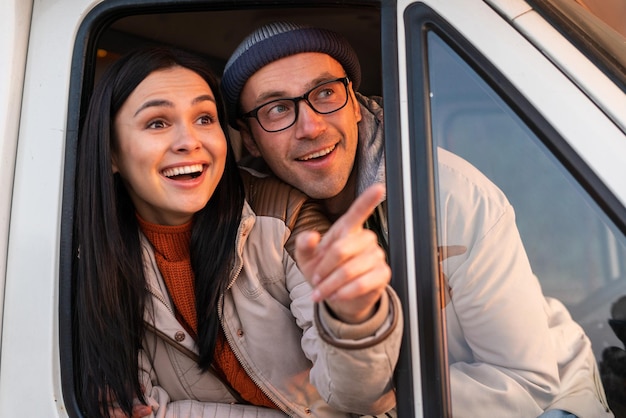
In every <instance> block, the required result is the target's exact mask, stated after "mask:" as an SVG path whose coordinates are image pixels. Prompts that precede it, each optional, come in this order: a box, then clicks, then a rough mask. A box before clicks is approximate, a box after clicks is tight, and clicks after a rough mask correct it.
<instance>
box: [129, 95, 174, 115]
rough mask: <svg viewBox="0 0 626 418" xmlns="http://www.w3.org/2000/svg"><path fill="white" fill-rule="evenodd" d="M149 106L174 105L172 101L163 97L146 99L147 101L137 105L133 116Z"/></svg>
mask: <svg viewBox="0 0 626 418" xmlns="http://www.w3.org/2000/svg"><path fill="white" fill-rule="evenodd" d="M149 107H174V103H172V102H170V101H169V100H164V99H155V100H148V101H147V102H145V103H144V104H142V105H141V106H139V109H137V111H136V112H135V114H134V115H133V116H137V115H138V114H139V112H141V111H142V110H144V109H147V108H149Z"/></svg>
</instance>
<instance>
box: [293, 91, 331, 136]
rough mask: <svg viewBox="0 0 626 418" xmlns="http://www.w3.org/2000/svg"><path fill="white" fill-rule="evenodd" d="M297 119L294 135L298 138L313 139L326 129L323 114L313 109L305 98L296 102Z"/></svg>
mask: <svg viewBox="0 0 626 418" xmlns="http://www.w3.org/2000/svg"><path fill="white" fill-rule="evenodd" d="M298 106H300V107H299V109H298V110H299V111H298V119H297V120H296V137H297V138H299V139H315V138H317V137H318V136H319V135H320V134H321V133H322V132H323V131H324V130H325V129H326V120H325V119H324V116H325V115H321V114H319V113H317V112H316V111H315V110H313V107H311V105H310V104H309V102H308V101H306V100H300V103H298Z"/></svg>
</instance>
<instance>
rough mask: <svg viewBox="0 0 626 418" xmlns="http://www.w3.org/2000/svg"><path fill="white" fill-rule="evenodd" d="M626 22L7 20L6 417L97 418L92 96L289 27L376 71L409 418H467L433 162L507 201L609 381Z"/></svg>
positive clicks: (3, 72)
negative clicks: (444, 287) (334, 44)
mask: <svg viewBox="0 0 626 418" xmlns="http://www.w3.org/2000/svg"><path fill="white" fill-rule="evenodd" d="M624 4H625V3H624V2H623V1H620V0H617V1H608V0H604V1H580V0H578V1H574V0H421V1H417V0H412V1H410V0H397V1H391V0H368V1H365V0H341V1H339V0H336V1H324V0H316V1H298V0H273V1H271V2H270V1H252V0H250V1H243V0H242V1H234V0H215V1H213V0H202V1H193V0H102V1H100V0H39V1H34V0H2V3H1V13H0V28H1V29H0V33H1V34H2V36H0V51H2V55H0V158H1V160H0V312H1V313H2V317H1V322H0V335H1V357H0V417H3V418H4V417H22V416H29V417H67V416H69V417H79V416H81V414H80V412H79V409H78V407H77V404H76V398H75V394H74V390H75V388H74V382H75V379H74V374H75V372H76V371H75V370H73V364H72V323H71V317H72V315H71V312H72V305H71V292H72V274H71V248H72V213H73V204H74V189H73V188H74V186H73V185H74V172H75V163H76V154H75V150H76V144H77V141H78V131H79V126H80V122H81V116H82V115H83V112H84V110H85V103H86V98H87V97H88V96H89V93H90V91H91V89H92V87H93V83H94V80H95V79H97V77H98V76H99V74H100V72H101V70H102V69H103V68H104V67H105V66H106V65H107V64H108V63H109V62H111V61H112V60H115V59H116V58H117V57H118V56H119V55H120V54H123V53H124V52H126V51H128V50H129V49H132V48H134V47H137V46H142V45H149V44H155V43H164V44H170V45H175V46H178V47H183V48H186V49H190V50H192V51H194V52H197V53H200V54H203V55H204V56H205V57H207V58H208V59H210V60H211V62H213V63H214V65H215V70H216V72H217V73H218V74H220V73H221V71H222V69H223V66H224V64H225V62H226V60H227V59H228V57H229V54H230V53H231V51H232V50H233V49H234V47H235V46H236V45H237V44H238V43H239V41H241V39H242V38H243V37H244V36H245V35H246V34H247V33H248V32H249V31H251V30H252V29H253V28H255V27H257V26H259V25H261V24H263V23H266V22H268V21H270V20H277V19H283V20H290V21H294V22H298V23H310V24H314V25H317V26H324V27H328V28H331V29H334V30H339V31H341V32H343V33H344V34H345V36H346V37H347V38H348V40H349V41H350V42H351V43H352V44H353V45H354V46H355V49H356V51H357V53H358V55H359V57H360V59H361V64H362V67H363V84H362V87H361V92H363V93H364V94H368V95H381V96H383V97H384V101H385V129H386V158H387V169H388V180H387V181H388V195H389V210H390V212H389V223H390V237H391V242H392V254H391V265H392V269H393V281H392V284H393V286H394V287H395V288H396V289H397V291H398V293H399V294H400V295H401V298H402V300H403V303H404V309H405V318H406V321H405V322H406V329H405V333H404V340H403V343H404V346H403V347H404V349H403V350H402V353H401V359H400V364H399V367H398V371H397V398H398V410H399V416H400V417H404V418H406V417H447V416H453V415H454V411H451V408H450V401H449V387H448V380H447V362H446V354H445V353H446V351H445V338H444V337H443V336H444V335H445V332H444V323H445V322H444V318H443V315H442V309H441V306H440V305H439V303H438V301H439V300H440V299H441V298H440V297H439V294H438V291H439V290H438V289H439V287H438V282H437V280H438V277H439V275H438V273H437V265H436V263H435V260H436V257H435V251H436V248H437V228H438V225H437V213H436V209H435V204H434V202H435V197H434V196H435V194H436V176H435V175H434V173H433V171H432V167H433V162H434V160H435V159H436V153H435V152H434V151H433V150H434V149H436V147H442V148H446V149H449V150H451V151H452V152H454V153H457V154H459V155H461V156H462V157H464V158H465V159H467V160H468V161H470V162H471V163H472V164H474V165H475V166H476V167H478V168H479V169H480V170H481V171H482V172H483V173H485V174H486V175H487V176H488V177H489V178H490V179H491V180H492V181H493V182H495V183H496V184H497V185H498V186H499V187H500V188H501V189H502V190H503V191H504V193H505V194H506V195H507V197H508V198H509V200H510V201H511V203H512V204H513V206H514V207H515V210H516V214H517V223H518V227H519V230H520V233H521V235H522V239H523V241H524V244H525V247H526V250H527V252H528V256H529V258H530V261H531V264H532V267H533V269H534V271H535V273H536V275H537V276H538V277H539V279H540V281H541V284H542V288H543V291H544V293H545V294H546V295H549V296H552V297H555V298H558V299H559V300H561V301H562V302H563V303H564V304H565V305H566V306H567V307H568V309H569V310H570V312H571V314H572V316H573V317H574V319H575V320H576V321H577V322H578V323H580V324H581V325H582V326H583V328H584V329H585V331H586V333H587V335H588V336H589V337H590V339H591V341H592V344H593V349H594V353H595V354H596V357H597V359H598V361H599V362H600V361H602V355H603V352H604V350H605V349H606V348H608V347H621V348H623V343H622V342H621V341H620V340H619V339H618V338H617V337H616V336H615V334H614V333H613V331H612V330H611V327H610V326H609V323H608V320H609V319H610V318H611V316H612V315H613V314H614V315H619V312H617V310H615V312H613V313H612V312H611V307H612V306H613V304H614V302H615V301H617V300H618V299H619V298H620V296H623V295H626V48H625V47H624V45H626V29H625V23H624V22H626V6H624ZM624 319H626V318H624ZM103 344H106V341H103ZM608 392H609V391H608V390H607V394H608V395H609V401H610V402H611V401H612V399H611V394H610V393H608ZM613 401H614V402H615V400H613ZM617 401H619V399H618V400H617Z"/></svg>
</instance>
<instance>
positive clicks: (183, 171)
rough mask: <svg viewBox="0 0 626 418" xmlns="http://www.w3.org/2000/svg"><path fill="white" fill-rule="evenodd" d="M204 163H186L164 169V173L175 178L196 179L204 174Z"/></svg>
mask: <svg viewBox="0 0 626 418" xmlns="http://www.w3.org/2000/svg"><path fill="white" fill-rule="evenodd" d="M202 170H203V167H202V164H193V165H186V166H182V167H174V168H168V169H166V170H163V175H164V176H165V177H167V178H170V179H173V180H189V179H195V178H196V177H198V176H199V175H200V174H202Z"/></svg>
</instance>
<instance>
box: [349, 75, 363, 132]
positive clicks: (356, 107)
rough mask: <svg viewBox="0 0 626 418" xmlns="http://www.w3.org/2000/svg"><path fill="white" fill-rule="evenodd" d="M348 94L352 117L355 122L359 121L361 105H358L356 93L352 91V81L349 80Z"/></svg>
mask: <svg viewBox="0 0 626 418" xmlns="http://www.w3.org/2000/svg"><path fill="white" fill-rule="evenodd" d="M350 96H351V98H352V104H353V107H354V118H355V119H356V121H357V123H359V122H361V118H362V116H361V106H360V105H359V101H358V100H357V98H356V94H355V93H354V90H353V89H352V81H351V82H350Z"/></svg>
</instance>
